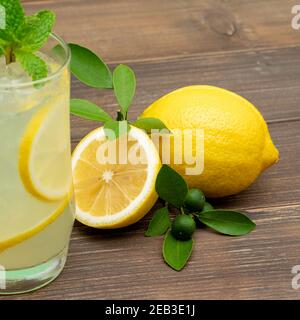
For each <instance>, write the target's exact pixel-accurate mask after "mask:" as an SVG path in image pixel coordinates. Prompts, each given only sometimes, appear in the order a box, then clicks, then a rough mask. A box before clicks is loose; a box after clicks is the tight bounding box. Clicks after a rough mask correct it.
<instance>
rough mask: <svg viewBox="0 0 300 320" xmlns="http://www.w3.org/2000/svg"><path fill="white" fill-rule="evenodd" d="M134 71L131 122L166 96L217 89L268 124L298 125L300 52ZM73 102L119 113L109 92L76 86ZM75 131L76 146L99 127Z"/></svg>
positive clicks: (205, 58) (161, 64)
mask: <svg viewBox="0 0 300 320" xmlns="http://www.w3.org/2000/svg"><path fill="white" fill-rule="evenodd" d="M130 65H131V67H132V68H133V69H134V70H135V72H136V75H137V82H138V84H137V92H136V97H135V100H134V103H133V106H132V108H131V111H130V115H129V116H130V117H131V118H132V119H135V118H136V117H137V116H138V115H139V114H140V113H141V112H142V110H143V109H145V108H146V107H147V106H148V105H150V104H151V103H152V102H153V101H155V100H156V99H158V98H159V97H161V96H163V95H164V94H166V93H168V92H170V91H172V90H175V89H177V88H179V87H182V86H188V85H193V84H209V85H216V86H220V87H223V88H226V89H229V90H232V91H234V92H237V93H239V94H241V95H243V96H244V97H245V98H247V99H249V100H250V101H251V102H252V103H253V104H254V105H256V106H257V107H258V108H259V109H260V111H261V112H262V114H263V115H264V117H265V119H266V120H267V121H268V122H274V121H275V122H276V121H286V120H289V119H300V112H299V103H300V96H299V87H300V81H299V79H300V47H295V48H286V49H265V50H256V51H255V52H247V53H241V52H230V53H226V52H225V53H218V54H214V55H212V54H211V55H202V56H198V57H188V58H181V59H167V60H162V61H151V62H144V63H131V64H130ZM113 67H114V65H112V68H113ZM72 96H73V97H76V98H85V99H90V100H92V101H94V102H95V103H97V104H99V105H101V106H102V107H103V108H104V109H106V110H107V111H108V112H110V113H111V114H112V115H114V113H115V112H116V110H117V105H116V100H115V98H114V96H113V93H112V92H111V90H100V91H99V90H96V89H92V88H88V87H86V86H84V85H83V84H80V83H79V82H78V81H77V80H74V81H73V83H72ZM72 126H73V132H72V133H73V139H74V140H76V141H78V140H79V139H80V138H82V137H83V135H85V134H87V133H88V132H89V131H90V130H91V128H93V127H96V126H97V124H92V123H91V122H88V121H82V120H78V119H75V118H74V119H73V121H72Z"/></svg>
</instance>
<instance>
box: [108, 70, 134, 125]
mask: <svg viewBox="0 0 300 320" xmlns="http://www.w3.org/2000/svg"><path fill="white" fill-rule="evenodd" d="M113 85H114V91H115V96H116V98H117V100H118V103H119V105H120V107H121V111H122V113H123V116H124V119H127V112H128V109H129V107H130V105H131V102H132V99H133V97H134V94H135V86H136V80H135V75H134V72H133V70H132V69H130V68H129V67H128V66H126V65H124V64H120V65H118V66H117V67H116V68H115V70H114V72H113Z"/></svg>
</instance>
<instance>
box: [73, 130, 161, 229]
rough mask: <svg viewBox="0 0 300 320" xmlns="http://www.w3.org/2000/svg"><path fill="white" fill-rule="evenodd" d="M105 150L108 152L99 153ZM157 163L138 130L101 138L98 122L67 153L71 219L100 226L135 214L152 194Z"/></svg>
mask: <svg viewBox="0 0 300 320" xmlns="http://www.w3.org/2000/svg"><path fill="white" fill-rule="evenodd" d="M112 146H113V148H112V149H110V147H112ZM105 150H106V152H105ZM108 150H112V152H111V153H110V155H111V157H109V156H107V158H105V154H108V152H109V151H108ZM113 150H116V152H115V153H114V151H113ZM160 167H161V163H160V159H159V155H158V152H157V150H156V148H155V145H154V144H153V142H152V141H151V139H150V138H149V137H148V135H147V134H146V133H145V132H144V131H142V130H140V129H137V128H135V127H132V128H131V130H130V131H129V133H128V135H123V136H121V137H120V138H119V139H117V140H113V141H108V140H107V139H106V137H105V133H104V129H103V128H98V129H96V130H94V131H92V132H91V133H90V134H88V135H87V136H86V137H85V138H84V139H83V140H82V141H81V142H80V143H79V144H78V146H77V148H76V149H75V151H74V153H73V157H72V168H73V179H74V188H75V199H76V218H77V220H79V221H80V222H82V223H83V224H86V225H88V226H91V227H95V228H103V229H113V228H120V227H125V226H128V225H130V224H132V223H135V222H136V221H138V220H140V219H141V218H142V217H143V216H144V215H145V214H146V213H147V212H148V211H149V210H150V209H151V207H152V206H153V205H154V203H155V201H156V200H157V194H156V191H155V181H156V176H157V174H158V171H159V169H160Z"/></svg>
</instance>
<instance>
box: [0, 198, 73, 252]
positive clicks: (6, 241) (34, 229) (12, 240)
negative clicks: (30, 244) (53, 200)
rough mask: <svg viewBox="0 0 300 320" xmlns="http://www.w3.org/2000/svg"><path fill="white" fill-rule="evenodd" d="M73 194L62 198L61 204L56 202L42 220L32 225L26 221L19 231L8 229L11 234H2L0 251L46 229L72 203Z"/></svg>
mask: <svg viewBox="0 0 300 320" xmlns="http://www.w3.org/2000/svg"><path fill="white" fill-rule="evenodd" d="M72 194H73V193H72V192H70V193H69V194H68V195H67V197H66V198H65V199H64V200H61V201H60V202H59V204H55V206H53V205H52V206H53V207H54V209H53V211H52V212H50V213H49V215H48V216H46V217H44V219H42V220H40V221H38V220H37V221H36V223H35V224H33V225H32V226H31V227H29V226H25V223H24V227H23V228H22V229H23V230H20V231H18V232H16V231H14V232H13V230H8V231H7V232H6V233H7V234H9V236H8V235H4V238H3V237H2V235H1V237H0V253H1V251H3V250H5V249H8V248H10V247H13V246H15V245H17V244H19V243H21V242H23V241H25V240H27V239H29V238H31V237H33V236H34V235H36V234H37V233H39V232H40V231H42V230H44V229H45V228H46V227H47V226H48V225H49V224H50V223H52V222H54V221H55V220H56V219H57V218H58V217H59V216H60V215H61V214H62V213H63V212H64V210H65V209H66V208H67V206H68V205H70V201H71V198H72ZM31 220H32V219H31ZM27 224H28V223H27Z"/></svg>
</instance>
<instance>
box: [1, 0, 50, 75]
mask: <svg viewBox="0 0 300 320" xmlns="http://www.w3.org/2000/svg"><path fill="white" fill-rule="evenodd" d="M0 5H1V6H2V8H4V10H5V14H4V18H5V21H3V25H4V28H2V29H0V49H1V50H0V51H1V52H2V53H3V54H4V55H5V60H6V64H10V63H12V62H15V61H16V60H17V61H19V62H20V63H21V65H22V67H23V68H24V69H25V71H26V72H27V73H28V75H29V76H31V77H32V79H33V80H34V81H35V80H40V79H42V78H45V77H46V76H47V75H48V68H47V65H46V63H45V62H44V61H43V60H42V59H41V58H40V57H39V56H38V55H36V52H37V51H38V50H40V49H41V48H42V47H43V46H44V44H45V43H46V42H47V40H48V38H49V35H50V33H51V30H52V28H53V25H54V23H55V14H54V13H53V12H52V11H48V10H43V11H40V12H38V13H36V14H34V15H31V16H25V14H24V10H23V8H22V5H21V2H20V1H19V0H0Z"/></svg>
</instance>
